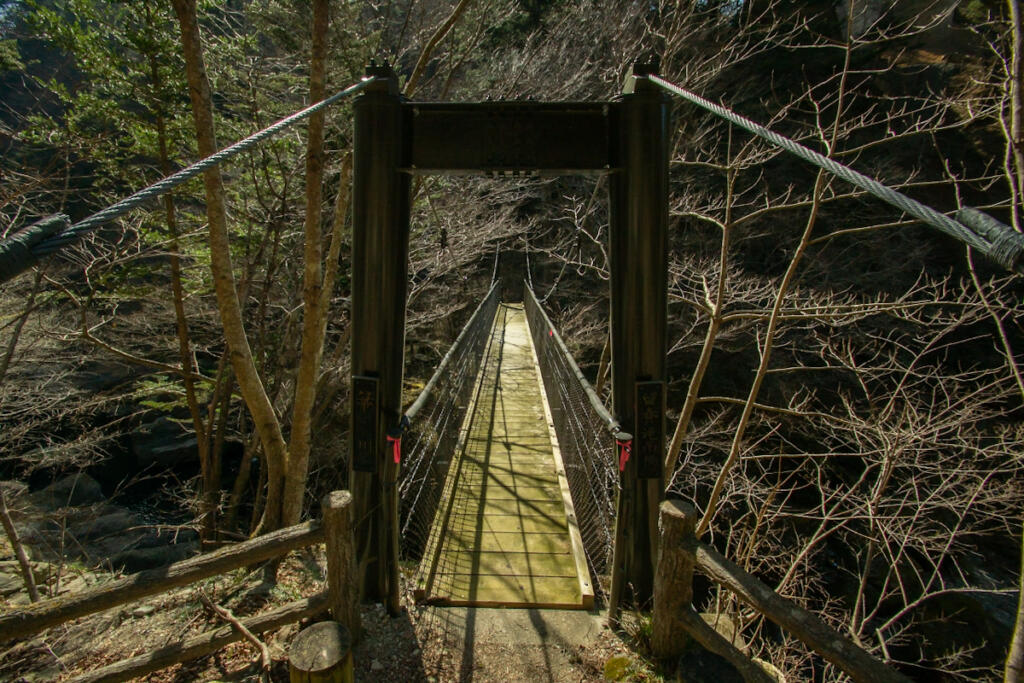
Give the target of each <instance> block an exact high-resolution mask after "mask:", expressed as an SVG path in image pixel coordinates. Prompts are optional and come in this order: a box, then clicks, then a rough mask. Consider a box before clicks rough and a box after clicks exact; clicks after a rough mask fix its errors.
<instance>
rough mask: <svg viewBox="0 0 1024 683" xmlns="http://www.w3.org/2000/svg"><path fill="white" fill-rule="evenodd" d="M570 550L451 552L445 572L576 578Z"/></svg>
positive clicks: (441, 570) (443, 568) (443, 571)
mask: <svg viewBox="0 0 1024 683" xmlns="http://www.w3.org/2000/svg"><path fill="white" fill-rule="evenodd" d="M567 555H568V553H525V552H524V553H515V552H493V551H484V550H472V551H469V550H467V551H464V552H458V553H449V554H448V564H446V565H445V566H444V567H441V568H439V572H440V573H442V574H478V575H499V576H534V577H537V576H562V577H575V576H576V567H575V565H574V564H573V563H572V562H567V561H566V560H567V559H568V557H567Z"/></svg>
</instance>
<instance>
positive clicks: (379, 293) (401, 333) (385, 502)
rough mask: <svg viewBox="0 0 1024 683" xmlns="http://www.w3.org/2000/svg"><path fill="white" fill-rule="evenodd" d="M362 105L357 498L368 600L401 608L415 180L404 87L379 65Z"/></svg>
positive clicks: (355, 293)
mask: <svg viewBox="0 0 1024 683" xmlns="http://www.w3.org/2000/svg"><path fill="white" fill-rule="evenodd" d="M366 75H367V77H368V78H370V79H371V82H370V84H369V85H368V86H367V87H366V89H365V90H363V94H361V95H360V96H359V97H358V98H357V99H356V100H355V103H354V105H353V108H354V110H355V137H354V151H353V175H352V309H351V310H352V313H351V315H352V323H351V324H352V397H351V404H352V423H351V430H350V434H351V436H350V442H349V445H350V449H349V489H350V490H351V492H352V497H353V509H352V519H353V521H354V540H355V547H356V557H357V566H358V569H357V577H358V581H359V584H360V595H361V596H362V599H363V600H370V601H377V600H384V599H385V598H387V605H388V608H389V610H390V611H392V612H394V611H397V609H398V596H399V586H398V585H397V584H398V581H397V579H398V573H399V572H398V495H397V485H396V479H397V476H396V475H397V469H398V466H397V465H396V464H395V462H394V460H393V459H392V458H389V457H388V456H389V455H390V453H391V449H390V448H388V447H387V442H386V433H387V431H388V429H389V428H392V427H394V425H395V423H396V421H397V420H398V417H399V416H400V415H401V409H402V370H403V357H404V349H405V304H406V287H407V282H408V255H409V203H410V199H409V175H408V174H407V173H402V172H400V171H399V168H400V166H401V163H402V152H403V144H404V140H403V126H402V109H401V96H400V95H399V90H398V78H397V77H396V76H395V73H394V71H393V70H392V69H391V67H390V66H388V65H387V64H386V63H385V64H384V65H383V66H378V65H376V64H374V63H373V62H372V61H371V62H370V66H369V67H367V69H366Z"/></svg>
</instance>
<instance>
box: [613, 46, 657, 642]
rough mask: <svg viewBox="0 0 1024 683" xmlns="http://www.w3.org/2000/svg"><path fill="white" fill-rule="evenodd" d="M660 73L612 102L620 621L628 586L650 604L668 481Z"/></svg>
mask: <svg viewBox="0 0 1024 683" xmlns="http://www.w3.org/2000/svg"><path fill="white" fill-rule="evenodd" d="M656 72H657V66H656V65H652V64H646V65H645V64H638V65H636V66H635V67H634V73H633V75H632V76H630V77H629V79H628V80H627V81H626V87H625V90H624V94H623V95H622V96H621V98H620V100H619V101H618V102H616V103H615V105H614V107H613V116H614V117H615V119H616V120H615V125H614V127H613V131H614V132H613V136H614V137H613V146H612V150H613V155H614V156H615V157H616V158H614V159H613V162H614V163H613V167H614V168H615V169H616V170H615V171H613V173H612V174H611V178H610V182H609V208H610V213H611V221H610V223H611V231H610V249H609V257H610V270H611V311H610V316H609V318H610V329H611V350H612V402H613V408H614V409H613V411H612V412H613V414H614V415H615V417H616V419H617V420H618V421H619V424H620V425H621V426H622V428H623V429H624V430H626V431H629V432H631V433H632V434H633V442H632V444H631V457H630V458H629V459H628V460H625V461H624V462H623V466H620V481H619V483H620V489H619V499H618V503H617V505H616V521H615V547H614V551H613V560H612V584H611V596H610V599H609V603H610V604H609V610H608V617H609V621H611V622H612V623H614V622H616V621H617V619H618V609H619V606H620V603H621V602H622V601H623V599H624V597H625V596H624V591H625V590H626V588H627V587H628V588H630V589H631V591H632V595H631V598H632V601H633V602H634V603H635V604H637V605H641V606H642V605H645V604H648V603H649V602H650V600H651V597H652V593H653V583H654V562H655V558H656V557H657V539H658V504H659V502H660V501H661V499H662V496H663V490H664V480H665V474H664V465H663V461H664V457H663V454H664V450H665V409H664V401H665V379H666V362H665V356H666V350H667V324H668V323H667V318H668V315H667V314H668V299H667V291H666V286H667V280H668V238H667V234H668V157H669V142H670V138H669V117H670V107H669V101H668V99H667V95H665V93H664V91H662V90H661V88H659V87H658V86H657V85H656V84H655V83H653V82H652V81H651V80H650V78H649V76H650V75H651V74H653V73H656ZM612 457H617V454H616V456H612Z"/></svg>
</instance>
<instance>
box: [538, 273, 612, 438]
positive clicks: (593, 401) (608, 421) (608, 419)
mask: <svg viewBox="0 0 1024 683" xmlns="http://www.w3.org/2000/svg"><path fill="white" fill-rule="evenodd" d="M524 284H525V285H526V287H525V289H526V293H527V294H529V295H530V298H531V299H533V303H534V305H535V306H536V307H537V311H538V313H539V314H540V317H541V320H543V321H544V325H545V326H546V327H547V329H548V336H550V337H551V338H552V339H554V341H555V343H556V344H557V345H558V349H559V351H561V352H562V354H563V355H564V356H565V358H566V360H567V361H568V363H569V367H571V368H572V371H573V374H574V375H576V379H578V380H579V381H580V385H582V387H583V391H584V392H585V393H586V395H587V398H588V399H589V400H590V405H591V407H593V409H594V412H596V413H597V414H598V415H599V416H600V417H601V419H602V420H603V421H604V423H605V426H606V427H607V428H608V431H609V432H611V433H612V434H617V433H621V432H622V427H621V425H619V421H618V420H616V419H615V418H614V417H612V414H611V413H609V412H608V409H607V408H605V407H604V404H603V403H601V399H600V397H599V396H598V395H597V392H596V391H594V387H592V386H591V385H590V382H588V381H587V378H586V377H585V376H584V375H583V371H582V370H580V366H579V365H577V364H576V359H575V358H573V356H572V354H571V353H569V347H567V346H566V345H565V341H563V340H562V335H560V334H559V333H558V330H556V329H555V326H554V325H553V324H552V323H551V318H549V317H548V314H547V312H546V311H545V310H544V307H543V306H541V305H540V301H539V300H538V299H537V294H536V293H535V292H534V291H533V287H532V286H530V284H529V283H528V282H527V283H524Z"/></svg>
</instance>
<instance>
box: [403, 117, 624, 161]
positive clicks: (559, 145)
mask: <svg viewBox="0 0 1024 683" xmlns="http://www.w3.org/2000/svg"><path fill="white" fill-rule="evenodd" d="M612 106H614V105H609V104H608V103H605V102H472V103H461V102H460V103H457V104H453V103H447V102H443V103H442V102H429V103H427V102H409V103H406V104H405V105H404V109H403V114H404V123H405V127H406V130H407V131H408V135H409V136H410V138H411V144H410V145H409V146H408V149H407V159H406V170H407V171H408V172H410V173H417V174H419V173H439V172H444V173H446V174H451V173H511V174H519V173H535V172H544V173H546V174H557V175H564V174H566V173H593V172H597V173H604V172H607V171H608V169H609V168H610V164H611V149H610V144H611V143H610V140H611V137H610V129H609V126H610V123H609V120H608V119H609V112H610V107H612Z"/></svg>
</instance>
